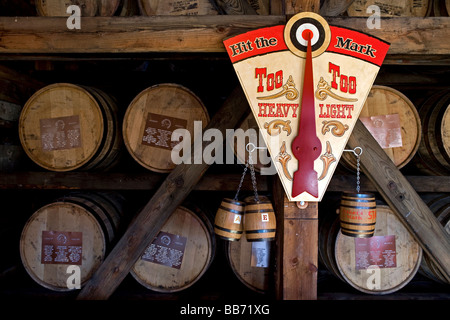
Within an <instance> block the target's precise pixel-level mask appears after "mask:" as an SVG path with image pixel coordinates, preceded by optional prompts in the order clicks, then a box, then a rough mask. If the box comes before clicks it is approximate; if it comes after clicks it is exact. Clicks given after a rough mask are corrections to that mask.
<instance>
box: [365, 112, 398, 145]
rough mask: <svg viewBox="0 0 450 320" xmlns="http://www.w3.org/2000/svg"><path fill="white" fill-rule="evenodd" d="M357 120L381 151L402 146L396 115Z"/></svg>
mask: <svg viewBox="0 0 450 320" xmlns="http://www.w3.org/2000/svg"><path fill="white" fill-rule="evenodd" d="M359 119H360V120H361V122H362V123H364V125H365V126H366V128H367V130H368V131H369V132H370V133H371V134H372V136H373V137H374V138H375V140H376V141H377V142H378V144H379V145H380V146H381V147H382V148H383V149H387V148H397V147H402V146H403V143H402V128H401V124H400V116H399V115H398V114H397V113H396V114H387V115H379V116H371V117H359Z"/></svg>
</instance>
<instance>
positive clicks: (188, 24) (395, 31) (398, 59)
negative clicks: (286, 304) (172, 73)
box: [0, 15, 450, 64]
mask: <svg viewBox="0 0 450 320" xmlns="http://www.w3.org/2000/svg"><path fill="white" fill-rule="evenodd" d="M326 19H327V21H328V23H329V24H330V25H341V26H345V27H347V28H352V29H356V30H360V31H363V32H366V33H368V34H371V35H374V36H376V37H379V38H381V39H383V40H385V41H387V42H389V43H391V47H390V49H389V52H388V56H387V59H386V61H385V63H386V64H399V63H401V64H403V63H408V64H412V63H415V61H416V63H427V62H433V63H437V62H439V61H443V63H449V61H450V59H449V45H448V43H447V42H446V41H442V39H447V38H448V37H449V36H450V19H448V18H447V17H429V18H400V17H395V18H383V19H382V20H381V28H380V29H369V28H368V27H367V24H366V20H367V19H366V18H348V17H327V18H326ZM286 21H287V17H286V16H283V15H277V16H273V15H271V16H258V15H246V16H245V19H242V16H241V15H223V16H153V17H142V16H135V17H84V18H82V20H81V29H79V30H69V29H68V28H67V26H66V18H64V17H0V31H1V34H2V36H1V37H0V55H4V54H15V53H21V54H38V53H39V54H56V53H143V52H145V53H149V52H205V53H206V52H216V53H217V52H220V53H221V52H225V48H224V47H223V43H222V41H223V39H224V38H226V37H229V36H232V35H235V34H238V33H241V32H245V31H250V30H254V29H258V28H262V27H268V26H273V25H278V24H284V23H286ZM16 58H17V57H16Z"/></svg>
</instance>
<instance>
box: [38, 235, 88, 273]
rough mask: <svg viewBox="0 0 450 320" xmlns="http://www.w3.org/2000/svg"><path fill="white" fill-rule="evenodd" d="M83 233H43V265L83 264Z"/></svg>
mask: <svg viewBox="0 0 450 320" xmlns="http://www.w3.org/2000/svg"><path fill="white" fill-rule="evenodd" d="M82 238H83V233H82V232H67V231H42V250H41V263H42V264H74V265H81V263H82V259H81V258H82V244H83V243H82Z"/></svg>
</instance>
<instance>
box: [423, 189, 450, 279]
mask: <svg viewBox="0 0 450 320" xmlns="http://www.w3.org/2000/svg"><path fill="white" fill-rule="evenodd" d="M426 203H427V205H428V207H429V208H430V210H431V212H433V213H434V216H435V217H436V219H437V220H438V221H439V222H440V223H441V225H442V227H443V228H444V230H445V231H446V232H447V233H448V234H450V195H449V194H439V195H433V198H432V199H430V200H428V201H427V202H426ZM419 272H420V273H421V274H423V275H425V276H426V277H428V278H430V279H431V280H434V281H436V282H439V283H444V284H449V282H448V281H447V279H446V278H445V276H444V275H442V273H441V271H440V270H439V268H438V267H437V266H436V264H435V263H434V262H433V261H432V260H431V259H430V257H429V255H428V254H427V253H426V252H424V254H423V258H422V263H421V264H420V269H419Z"/></svg>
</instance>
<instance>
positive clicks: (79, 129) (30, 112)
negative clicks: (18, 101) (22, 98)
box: [19, 83, 122, 171]
mask: <svg viewBox="0 0 450 320" xmlns="http://www.w3.org/2000/svg"><path fill="white" fill-rule="evenodd" d="M19 137H20V142H21V144H22V146H23V148H24V150H25V152H26V154H27V155H28V157H29V158H30V159H31V160H33V161H34V162H35V163H36V164H38V165H39V166H41V167H43V168H45V169H47V170H51V171H71V170H76V169H79V170H107V169H110V168H111V167H112V165H113V164H115V163H117V161H118V159H119V158H120V154H121V143H122V135H121V134H120V126H119V121H118V119H117V106H116V104H115V103H114V101H113V100H112V99H111V98H110V97H108V96H107V95H106V94H105V93H103V92H102V91H100V90H98V89H95V88H89V87H83V86H78V85H74V84H69V83H56V84H52V85H49V86H46V87H44V88H42V89H40V90H39V91H37V92H36V93H35V94H33V95H32V96H31V97H30V98H29V99H28V101H27V102H26V104H25V106H24V108H23V110H22V112H21V114H20V119H19Z"/></svg>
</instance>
